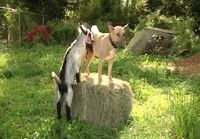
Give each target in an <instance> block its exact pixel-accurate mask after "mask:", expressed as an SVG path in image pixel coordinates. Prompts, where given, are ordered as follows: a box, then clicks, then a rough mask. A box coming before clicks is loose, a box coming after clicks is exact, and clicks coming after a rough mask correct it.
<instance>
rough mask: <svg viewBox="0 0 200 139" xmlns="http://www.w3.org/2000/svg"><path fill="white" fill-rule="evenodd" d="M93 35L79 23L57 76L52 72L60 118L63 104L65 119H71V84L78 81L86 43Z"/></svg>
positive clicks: (90, 40) (91, 39)
mask: <svg viewBox="0 0 200 139" xmlns="http://www.w3.org/2000/svg"><path fill="white" fill-rule="evenodd" d="M92 41H93V36H92V33H91V32H90V30H89V29H87V28H86V27H85V26H83V25H80V27H79V36H78V37H77V39H76V40H75V41H74V42H73V43H72V44H71V46H70V47H69V48H68V49H67V51H66V53H65V56H64V61H63V63H62V66H61V68H60V76H59V77H58V76H57V75H56V74H55V73H54V72H52V78H53V79H54V81H55V82H56V84H57V95H58V99H57V114H58V119H60V118H61V109H62V105H64V106H65V110H66V116H67V120H71V104H72V99H73V89H72V84H73V83H74V81H75V79H76V82H77V83H78V82H80V72H81V66H82V63H83V60H84V58H85V56H86V43H92Z"/></svg>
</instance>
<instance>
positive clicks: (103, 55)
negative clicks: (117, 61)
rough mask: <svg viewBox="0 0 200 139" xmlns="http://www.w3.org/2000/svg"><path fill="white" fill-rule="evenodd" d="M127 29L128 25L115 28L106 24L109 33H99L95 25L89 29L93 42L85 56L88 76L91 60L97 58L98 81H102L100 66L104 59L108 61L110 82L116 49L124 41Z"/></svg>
mask: <svg viewBox="0 0 200 139" xmlns="http://www.w3.org/2000/svg"><path fill="white" fill-rule="evenodd" d="M127 28H128V24H126V25H125V26H123V27H122V26H115V27H113V26H112V25H111V24H108V29H109V33H101V32H99V30H98V28H97V26H96V25H94V26H92V27H91V31H92V33H93V38H94V42H93V43H92V48H93V49H92V51H89V53H88V55H87V64H86V72H87V74H88V76H89V75H90V64H91V63H92V61H93V59H94V58H95V56H96V57H98V62H99V63H98V80H99V82H101V81H102V66H103V62H104V59H108V61H109V62H108V79H109V80H110V81H112V66H113V62H114V58H115V56H116V54H117V51H118V49H119V48H120V47H121V46H122V44H123V41H124V33H125V31H126V30H127Z"/></svg>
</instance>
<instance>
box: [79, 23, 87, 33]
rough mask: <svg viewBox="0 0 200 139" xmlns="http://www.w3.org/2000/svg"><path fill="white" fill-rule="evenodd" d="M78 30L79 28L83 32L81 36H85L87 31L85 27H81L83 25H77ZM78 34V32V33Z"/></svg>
mask: <svg viewBox="0 0 200 139" xmlns="http://www.w3.org/2000/svg"><path fill="white" fill-rule="evenodd" d="M79 28H80V30H81V31H82V32H83V34H85V35H86V34H87V29H86V27H85V26H83V25H79ZM79 32H80V31H79Z"/></svg>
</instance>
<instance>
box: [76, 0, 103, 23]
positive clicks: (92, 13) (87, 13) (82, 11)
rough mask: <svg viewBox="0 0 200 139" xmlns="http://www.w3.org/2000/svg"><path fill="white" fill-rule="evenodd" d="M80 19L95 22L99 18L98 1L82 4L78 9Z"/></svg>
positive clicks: (93, 0) (99, 8)
mask: <svg viewBox="0 0 200 139" xmlns="http://www.w3.org/2000/svg"><path fill="white" fill-rule="evenodd" d="M78 13H79V16H80V19H81V20H83V21H86V22H93V23H94V21H96V20H97V19H99V18H100V17H101V15H102V14H101V6H100V0H92V1H91V2H87V1H86V2H83V3H82V4H81V5H80V7H79V11H78Z"/></svg>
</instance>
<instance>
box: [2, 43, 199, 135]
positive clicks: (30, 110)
mask: <svg viewBox="0 0 200 139" xmlns="http://www.w3.org/2000/svg"><path fill="white" fill-rule="evenodd" d="M65 51H66V47H61V46H57V47H45V46H41V47H34V48H29V49H27V48H13V49H10V50H9V51H6V53H1V55H0V74H1V75H0V113H1V115H0V122H1V127H0V137H2V138H5V139H10V138H27V139H28V138H38V139H39V138H55V139H60V138H82V139H88V138H91V139H102V138H103V139H116V138H120V139H134V138H136V139H137V138H138V139H142V138H150V139H154V138H155V139H157V138H164V139H168V138H169V139H171V138H175V137H179V138H181V137H184V138H191V139H193V138H194V139H195V138H199V137H200V135H199V134H198V133H197V132H198V129H199V126H200V121H199V114H200V109H199V90H200V78H199V76H197V77H184V76H179V75H171V74H167V70H166V66H167V64H168V62H170V60H171V59H169V58H162V57H157V56H148V55H142V56H135V55H131V54H128V53H127V52H125V51H120V52H119V55H118V56H117V57H116V61H115V62H114V65H113V77H114V78H120V79H122V80H125V81H128V82H129V83H130V85H131V88H132V90H133V93H134V94H133V95H134V102H133V109H132V112H131V114H130V116H129V119H128V120H127V121H125V122H124V123H121V124H120V126H119V128H111V129H108V128H103V127H99V126H97V125H94V124H91V123H87V122H84V121H79V120H76V119H74V120H73V121H72V123H71V124H69V123H68V122H67V121H66V120H65V119H62V120H61V121H58V120H56V119H55V116H56V115H55V113H56V112H55V84H54V82H53V81H52V79H51V78H50V74H51V72H52V71H55V72H58V71H59V68H60V64H61V63H62V61H63V56H64V53H65ZM97 67H98V60H94V62H93V63H92V65H91V72H97ZM84 70H85V67H83V72H84ZM103 73H104V74H107V62H105V63H104V67H103ZM2 75H3V76H2Z"/></svg>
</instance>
